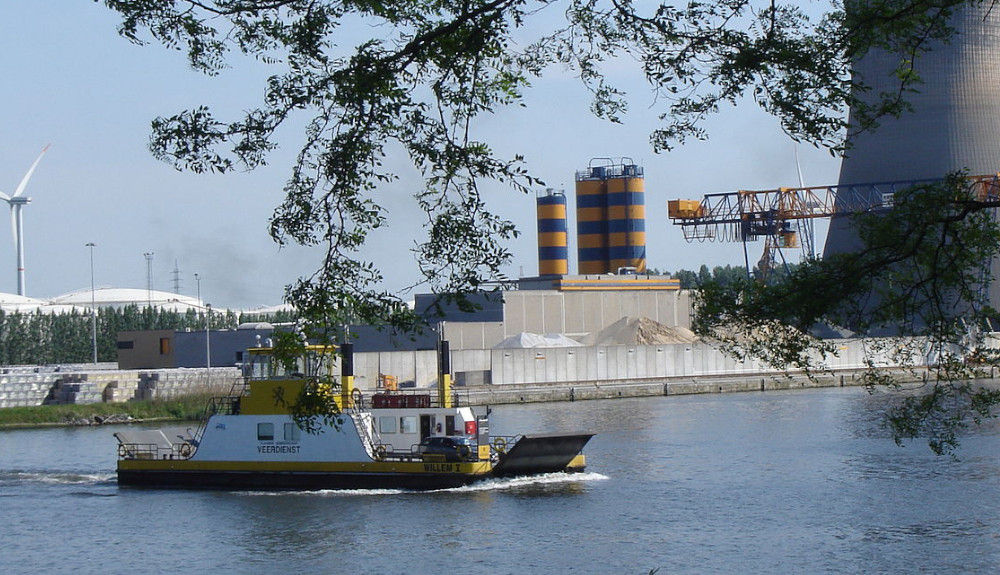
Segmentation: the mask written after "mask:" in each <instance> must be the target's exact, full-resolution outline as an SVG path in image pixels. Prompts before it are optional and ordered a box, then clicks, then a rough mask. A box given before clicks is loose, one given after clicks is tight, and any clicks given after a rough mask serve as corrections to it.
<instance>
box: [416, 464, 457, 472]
mask: <svg viewBox="0 0 1000 575" xmlns="http://www.w3.org/2000/svg"><path fill="white" fill-rule="evenodd" d="M457 467H458V466H456V465H455V464H453V463H425V464H424V471H436V472H438V473H455V472H456V471H458V469H457Z"/></svg>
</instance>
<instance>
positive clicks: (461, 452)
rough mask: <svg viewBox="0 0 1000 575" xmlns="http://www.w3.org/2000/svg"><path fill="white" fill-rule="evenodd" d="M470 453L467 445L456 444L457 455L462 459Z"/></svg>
mask: <svg viewBox="0 0 1000 575" xmlns="http://www.w3.org/2000/svg"><path fill="white" fill-rule="evenodd" d="M470 453H472V450H471V449H469V446H468V445H459V446H458V456H459V457H461V458H462V459H467V458H468V457H469V454H470Z"/></svg>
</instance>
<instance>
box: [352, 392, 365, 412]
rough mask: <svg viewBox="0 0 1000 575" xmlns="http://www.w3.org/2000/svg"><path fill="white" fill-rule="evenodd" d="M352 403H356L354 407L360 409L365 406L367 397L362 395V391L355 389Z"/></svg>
mask: <svg viewBox="0 0 1000 575" xmlns="http://www.w3.org/2000/svg"><path fill="white" fill-rule="evenodd" d="M351 401H353V402H354V407H359V408H360V407H364V406H365V404H364V401H365V397H364V396H363V395H361V390H360V389H358V388H354V389H353V390H351Z"/></svg>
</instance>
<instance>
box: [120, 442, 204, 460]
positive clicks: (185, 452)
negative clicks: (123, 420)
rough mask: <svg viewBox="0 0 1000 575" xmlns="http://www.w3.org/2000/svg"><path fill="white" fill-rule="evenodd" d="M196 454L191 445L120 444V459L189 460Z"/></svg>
mask: <svg viewBox="0 0 1000 575" xmlns="http://www.w3.org/2000/svg"><path fill="white" fill-rule="evenodd" d="M192 453H194V446H193V445H192V444H191V443H187V442H183V443H174V444H172V445H170V447H167V446H164V445H160V444H158V443H119V444H118V458H119V459H188V458H190V457H191V454H192Z"/></svg>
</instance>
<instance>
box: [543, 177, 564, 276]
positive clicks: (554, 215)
mask: <svg viewBox="0 0 1000 575" xmlns="http://www.w3.org/2000/svg"><path fill="white" fill-rule="evenodd" d="M536 201H537V204H538V275H540V276H548V275H566V274H568V273H569V247H568V244H567V239H568V235H569V234H568V231H567V228H566V194H565V193H563V192H556V191H553V190H551V189H548V190H545V193H544V194H542V195H539V196H538V198H537V200H536Z"/></svg>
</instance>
